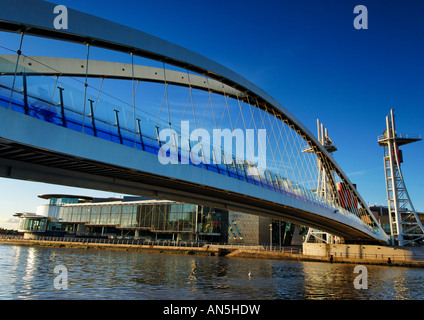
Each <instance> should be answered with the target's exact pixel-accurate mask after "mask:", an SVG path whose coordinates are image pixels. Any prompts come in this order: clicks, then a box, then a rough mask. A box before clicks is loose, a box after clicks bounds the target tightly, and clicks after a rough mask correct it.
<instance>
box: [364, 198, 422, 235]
mask: <svg viewBox="0 0 424 320" xmlns="http://www.w3.org/2000/svg"><path fill="white" fill-rule="evenodd" d="M369 208H370V210H371V212H372V214H374V216H375V217H376V218H377V221H378V222H379V223H380V225H381V227H382V228H383V230H384V232H386V233H387V234H390V220H389V208H388V207H387V206H381V205H373V206H370V207H369ZM417 214H418V217H419V218H420V220H421V223H423V224H424V213H422V212H417Z"/></svg>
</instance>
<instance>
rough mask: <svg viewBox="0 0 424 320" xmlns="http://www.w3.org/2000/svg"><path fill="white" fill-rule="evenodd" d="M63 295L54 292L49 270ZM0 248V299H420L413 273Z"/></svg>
mask: <svg viewBox="0 0 424 320" xmlns="http://www.w3.org/2000/svg"><path fill="white" fill-rule="evenodd" d="M57 265H64V266H66V268H67V270H68V289H67V290H57V289H55V288H54V279H55V277H56V276H57V274H55V273H54V271H53V270H54V268H55V267H56V266H57ZM354 267H355V265H349V264H326V263H317V262H297V261H271V260H255V259H229V258H220V257H201V256H185V255H164V254H143V253H124V252H108V251H91V250H74V249H57V248H37V247H34V248H32V247H19V246H16V247H15V246H5V245H0V299H184V300H191V299H302V300H303V299H422V298H423V292H424V281H423V279H424V271H423V270H421V269H409V268H396V267H383V266H367V270H368V289H367V290H357V289H355V288H354V286H353V281H354V279H355V277H356V276H357V275H358V274H355V273H354V272H353V270H354Z"/></svg>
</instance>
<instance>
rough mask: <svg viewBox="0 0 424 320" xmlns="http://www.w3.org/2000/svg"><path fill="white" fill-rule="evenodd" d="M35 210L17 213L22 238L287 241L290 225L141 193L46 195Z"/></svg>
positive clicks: (277, 243) (288, 242) (235, 241)
mask: <svg viewBox="0 0 424 320" xmlns="http://www.w3.org/2000/svg"><path fill="white" fill-rule="evenodd" d="M39 198H42V199H46V200H49V204H44V205H40V206H38V207H37V211H36V213H35V214H34V213H17V214H15V216H18V217H19V218H20V223H19V231H20V232H23V233H24V237H25V238H37V237H39V236H62V237H63V236H67V237H69V236H75V237H133V238H138V239H146V240H147V239H148V240H156V239H160V240H175V241H207V242H217V243H234V244H235V243H238V244H250V245H252V244H253V245H258V244H267V245H269V243H270V241H271V240H272V242H273V244H274V245H279V244H281V245H290V244H291V242H292V238H293V232H294V227H295V226H294V225H292V224H289V223H284V222H277V221H273V220H272V219H270V218H265V217H261V216H257V215H249V214H243V213H238V212H232V211H226V210H221V209H215V208H209V207H204V206H200V205H196V204H186V203H179V202H174V201H168V200H155V199H148V198H143V197H124V198H93V197H86V196H76V195H61V194H48V195H40V196H39Z"/></svg>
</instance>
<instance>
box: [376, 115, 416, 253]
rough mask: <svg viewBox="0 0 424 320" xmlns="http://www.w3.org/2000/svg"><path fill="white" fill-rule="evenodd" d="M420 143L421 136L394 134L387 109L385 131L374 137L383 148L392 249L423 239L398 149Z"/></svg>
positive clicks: (391, 117)
mask: <svg viewBox="0 0 424 320" xmlns="http://www.w3.org/2000/svg"><path fill="white" fill-rule="evenodd" d="M420 140H421V136H411V135H405V134H399V133H397V132H396V127H395V115H394V111H393V109H391V110H390V113H389V114H388V115H387V117H386V130H385V131H384V133H383V135H382V136H380V137H378V143H379V145H380V146H382V147H384V157H383V158H384V174H385V178H386V192H387V204H388V209H389V224H390V232H391V242H392V245H399V246H405V245H410V244H414V243H417V242H418V241H422V240H423V239H424V228H423V224H422V222H421V220H420V218H419V217H418V215H417V213H416V211H415V209H414V206H413V204H412V201H411V199H410V197H409V194H408V191H407V190H406V186H405V181H404V178H403V176H402V171H401V163H402V162H403V156H402V151H401V150H400V149H399V147H400V146H403V145H405V144H409V143H412V142H417V141H420Z"/></svg>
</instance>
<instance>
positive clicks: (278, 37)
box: [0, 0, 424, 220]
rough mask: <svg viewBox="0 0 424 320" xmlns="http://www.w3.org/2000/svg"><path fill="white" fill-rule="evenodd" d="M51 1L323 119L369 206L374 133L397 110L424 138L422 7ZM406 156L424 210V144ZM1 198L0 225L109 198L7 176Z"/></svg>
mask: <svg viewBox="0 0 424 320" xmlns="http://www.w3.org/2000/svg"><path fill="white" fill-rule="evenodd" d="M52 2H55V3H58V4H64V5H66V6H68V7H69V8H74V9H77V10H80V11H84V12H86V13H90V14H93V15H96V16H99V17H102V18H105V19H108V20H113V21H115V22H118V23H121V24H125V25H127V26H129V27H132V28H135V29H139V30H142V31H144V32H147V33H150V34H152V35H155V36H158V37H160V38H163V39H165V40H168V41H170V42H173V43H176V44H178V45H181V46H183V47H186V48H188V49H190V50H192V51H195V52H197V53H199V54H201V55H204V56H206V57H208V58H210V59H212V60H215V61H216V62H218V63H220V64H222V65H224V66H226V67H228V68H230V69H232V70H234V71H235V72H237V73H239V74H240V75H242V76H243V77H245V78H247V79H249V80H250V81H251V82H253V83H255V84H256V85H257V86H258V87H260V88H261V89H263V90H264V91H266V92H267V93H268V94H270V95H271V96H272V97H274V98H275V99H276V100H278V101H279V102H280V103H281V104H282V105H283V106H285V107H286V108H287V109H288V110H290V112H292V113H293V114H294V115H295V116H296V117H297V118H298V119H299V120H300V121H301V122H302V123H303V124H304V125H305V126H306V127H307V128H308V129H309V130H310V131H311V132H312V133H314V134H315V133H316V119H317V118H319V119H320V121H322V122H323V123H324V124H325V126H326V127H327V128H328V130H329V133H330V136H331V137H332V138H333V141H334V142H335V144H336V145H337V146H338V150H339V151H337V152H336V153H335V159H336V161H337V162H338V163H339V164H340V166H341V167H342V168H343V170H344V171H345V172H346V173H347V175H348V176H349V178H350V179H351V181H352V182H353V183H356V184H357V188H358V190H359V192H360V193H361V194H362V196H363V198H364V199H365V201H366V202H369V203H370V204H375V203H378V204H384V205H386V200H385V199H386V194H385V182H384V171H383V160H382V154H383V150H382V148H381V147H379V146H378V144H377V136H378V135H381V134H382V132H383V130H384V129H385V116H386V115H387V114H388V113H389V111H390V108H394V109H395V114H396V116H397V117H396V123H397V128H398V132H403V133H410V134H421V135H423V136H424V108H423V106H424V55H423V52H424V19H423V17H424V3H423V2H422V1H413V0H410V1H359V0H357V1H339V0H332V1H313V0H307V1H305V0H299V1H282V0H279V1H270V0H262V1H246V0H244V1H234V0H226V1H222V0H215V1H199V0H197V1H186V0H181V1H139V0H131V1H120V2H117V1H99V0H90V1H82V0H69V1H65V0H61V1H52ZM359 4H362V5H366V6H367V8H368V29H367V30H356V29H355V28H354V27H353V20H354V18H355V16H356V15H355V14H354V13H353V9H354V7H355V6H356V5H359ZM0 41H1V38H0ZM403 153H404V159H405V163H404V164H403V174H404V177H405V179H406V185H407V188H408V190H409V193H410V196H411V198H412V201H413V203H414V205H415V208H416V209H417V210H419V211H424V183H423V179H424V169H423V166H422V159H424V142H423V141H421V142H418V143H414V144H411V145H408V146H405V147H403ZM0 192H1V194H2V198H1V200H0V201H1V202H0V206H1V207H0V208H1V212H0V220H7V219H8V218H10V217H11V215H12V214H13V213H14V212H18V211H34V210H35V206H36V204H39V203H43V200H41V199H38V198H37V195H38V194H40V193H49V192H72V193H79V194H88V195H97V194H104V193H100V192H97V191H91V190H81V189H80V190H78V189H69V188H66V187H60V186H53V185H46V184H38V183H30V182H19V181H13V180H6V179H0ZM107 195H109V194H107ZM112 195H113V194H112Z"/></svg>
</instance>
